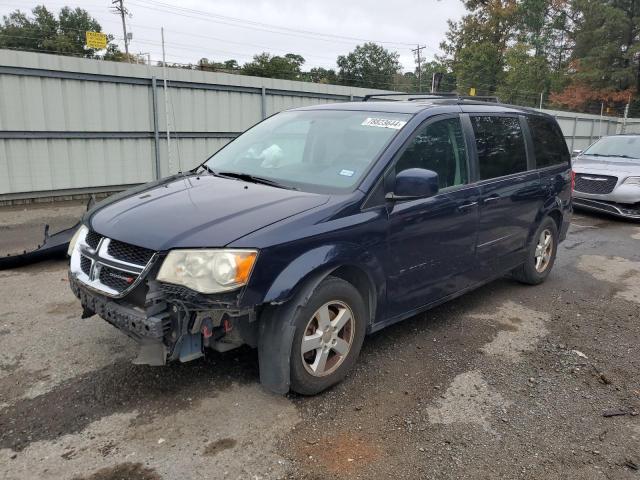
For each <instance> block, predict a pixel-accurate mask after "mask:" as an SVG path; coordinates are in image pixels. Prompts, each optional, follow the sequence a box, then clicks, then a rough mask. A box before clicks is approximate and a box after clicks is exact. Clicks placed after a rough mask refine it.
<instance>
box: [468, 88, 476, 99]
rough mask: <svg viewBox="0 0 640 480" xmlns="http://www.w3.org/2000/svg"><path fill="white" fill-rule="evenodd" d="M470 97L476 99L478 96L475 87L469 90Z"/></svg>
mask: <svg viewBox="0 0 640 480" xmlns="http://www.w3.org/2000/svg"><path fill="white" fill-rule="evenodd" d="M469 95H470V96H472V97H475V96H476V89H475V87H471V88H470V89H469Z"/></svg>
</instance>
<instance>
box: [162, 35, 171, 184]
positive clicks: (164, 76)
mask: <svg viewBox="0 0 640 480" xmlns="http://www.w3.org/2000/svg"><path fill="white" fill-rule="evenodd" d="M160 35H161V36H162V82H163V87H164V88H163V90H164V118H165V126H166V127H167V161H168V163H169V175H172V174H173V171H172V168H173V162H172V161H171V133H169V132H170V130H171V129H170V128H169V95H168V94H167V58H166V56H165V51H164V27H161V28H160Z"/></svg>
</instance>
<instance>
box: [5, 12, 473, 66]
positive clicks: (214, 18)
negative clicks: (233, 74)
mask: <svg viewBox="0 0 640 480" xmlns="http://www.w3.org/2000/svg"><path fill="white" fill-rule="evenodd" d="M124 2H125V6H126V7H127V8H128V9H129V12H130V14H131V16H130V17H129V18H128V19H127V26H128V28H129V29H130V31H131V32H132V34H133V40H132V42H131V46H130V51H131V52H132V53H139V52H149V53H150V54H151V58H152V60H153V61H157V60H160V59H161V57H162V50H161V43H160V27H161V26H164V27H165V42H166V51H167V61H168V62H178V63H190V62H191V63H195V62H197V61H198V60H199V59H200V58H202V57H206V58H209V59H210V60H216V61H222V60H226V59H229V58H234V59H236V60H237V61H238V62H239V63H240V64H242V63H244V62H246V61H249V60H250V59H251V57H252V56H253V55H254V54H256V53H259V52H263V51H267V52H269V53H272V54H279V55H283V54H285V53H289V52H291V53H297V54H300V55H302V56H303V57H304V58H305V59H306V63H305V66H304V68H305V69H309V68H311V67H315V66H323V67H326V68H335V67H336V65H335V59H336V57H337V56H338V55H342V54H346V53H348V52H349V51H350V50H352V49H353V48H354V47H355V46H356V45H357V44H358V43H363V41H365V40H372V41H376V42H385V43H383V45H384V46H385V47H386V48H388V49H390V50H395V51H397V52H398V53H399V54H400V61H401V63H402V65H403V67H404V68H405V70H412V69H413V67H414V65H415V64H414V61H415V60H414V54H413V53H412V52H411V49H412V48H415V45H416V44H418V43H420V44H421V45H426V47H427V48H426V49H424V50H423V53H422V54H423V55H425V56H426V58H427V59H428V60H429V59H432V58H433V56H434V54H435V53H437V52H438V45H439V44H440V42H441V41H442V39H443V36H444V33H445V32H446V30H447V20H448V19H454V20H457V19H459V18H460V17H461V16H462V14H463V12H464V8H463V6H462V3H461V2H460V1H459V0H441V1H438V0H421V1H416V0H395V1H391V2H373V1H371V0H368V1H367V0H321V1H313V2H312V1H308V0H199V1H196V0H185V1H181V2H176V1H171V0H124ZM38 3H39V4H44V5H46V6H47V7H48V8H49V9H51V10H55V11H56V12H57V11H58V10H59V9H60V8H61V7H62V6H64V5H69V6H74V7H75V6H79V7H82V8H84V9H86V10H88V11H89V12H90V13H91V15H93V16H94V17H95V18H96V19H97V20H98V21H99V22H100V24H101V25H102V28H103V31H105V32H107V33H112V34H113V35H115V36H116V37H117V38H118V39H119V40H120V41H119V43H120V44H121V45H122V41H121V39H122V25H121V23H120V18H119V17H118V16H116V15H115V14H114V13H112V12H111V11H110V9H109V6H110V5H111V0H76V1H75V2H74V1H73V0H69V1H63V0H51V1H49V0H43V1H40V2H38ZM35 4H36V2H35V1H25V0H0V12H1V13H2V14H7V13H8V12H10V11H12V10H15V9H16V8H19V9H22V10H31V8H33V6H34V5H35ZM225 17H226V18H225ZM234 19H237V20H234ZM277 27H284V28H285V29H287V30H281V29H279V28H277ZM294 30H295V31H294ZM317 33H321V34H326V35H327V36H320V35H317ZM337 37H340V38H337ZM345 37H349V38H345ZM122 48H123V50H124V47H122Z"/></svg>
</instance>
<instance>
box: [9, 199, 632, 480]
mask: <svg viewBox="0 0 640 480" xmlns="http://www.w3.org/2000/svg"><path fill="white" fill-rule="evenodd" d="M39 208H40V207H39ZM59 208H62V207H59ZM70 208H71V207H70ZM74 208H75V207H74ZM74 211H75V210H68V211H67V210H59V211H58V212H57V213H56V212H54V211H51V212H48V211H46V209H45V210H41V211H40V212H36V213H33V212H22V213H20V211H18V213H16V211H8V210H3V211H0V236H2V237H3V238H4V240H5V246H4V247H5V248H9V247H11V246H12V245H10V244H11V242H15V239H16V238H18V237H19V234H18V233H16V232H17V227H15V223H27V224H29V225H31V226H30V227H28V228H35V227H33V225H34V224H36V223H38V221H39V220H38V219H40V218H49V215H51V216H56V218H58V219H61V218H67V217H69V218H71V216H72V215H71V216H70V213H71V212H74ZM25 218H26V219H27V220H26V221H25V220H24V219H25ZM59 221H61V220H59ZM62 223H64V222H62ZM0 243H1V241H0ZM7 245H8V246H7ZM1 246H2V245H0V247H1ZM639 339H640V225H638V224H630V223H625V222H619V221H616V220H610V219H606V218H603V217H595V216H589V215H586V214H582V213H581V214H579V215H576V216H575V217H574V220H573V225H572V228H571V231H570V234H569V238H568V239H567V241H566V242H565V243H564V244H563V245H562V246H561V248H560V251H559V255H558V260H557V263H556V266H555V269H554V271H553V272H552V274H551V276H550V278H549V279H548V281H547V282H546V283H545V284H543V285H541V286H538V287H525V286H522V285H519V284H517V283H514V282H513V281H510V280H506V279H505V280H500V281H497V282H494V283H492V284H490V285H488V286H486V287H484V288H482V289H480V290H478V291H476V292H474V293H471V294H469V295H466V296H464V297H462V298H460V299H458V300H456V301H453V302H452V303H449V304H447V305H444V306H442V307H440V308H437V309H435V310H433V311H431V312H428V313H427V314H425V315H420V316H418V317H415V318H413V319H410V320H408V321H406V322H403V323H401V324H398V325H395V326H393V327H391V328H388V329H386V330H383V331H382V332H379V333H378V334H376V335H373V336H372V337H369V338H368V340H367V341H366V342H365V347H364V350H363V352H362V354H361V358H360V361H359V363H358V365H357V368H356V370H355V372H354V373H353V374H352V375H351V376H350V377H349V378H348V379H347V380H346V381H345V382H344V383H342V384H341V385H339V386H337V387H336V388H334V389H332V390H331V391H329V392H326V393H325V394H323V395H319V396H317V397H314V398H304V397H298V396H293V395H292V396H289V397H278V396H274V395H271V394H269V393H267V392H265V391H263V390H262V389H261V387H260V386H259V384H258V371H257V364H256V361H257V358H256V354H255V352H253V351H251V350H249V349H242V350H239V351H233V352H229V353H227V354H212V355H210V356H209V357H207V358H206V359H205V360H202V361H197V362H194V363H191V364H185V365H172V366H169V367H165V368H153V367H143V366H134V365H131V364H130V363H129V361H130V360H131V358H132V357H133V356H134V354H135V346H134V344H133V343H132V341H130V340H129V339H128V338H126V337H125V336H124V335H122V334H120V333H119V332H118V331H117V330H115V329H114V328H113V327H111V326H109V325H108V324H106V323H105V322H104V321H102V320H100V319H98V318H91V319H88V320H81V319H80V308H79V306H78V303H77V302H76V301H75V299H74V297H73V295H72V294H71V292H70V291H69V288H68V284H67V281H66V266H65V263H64V262H63V261H56V262H48V263H42V264H40V265H36V266H31V267H27V268H22V269H19V270H7V271H2V272H0V478H6V479H31V478H33V479H56V480H58V479H79V480H89V479H91V480H121V479H128V480H143V479H146V480H151V479H153V480H158V479H164V480H172V479H204V478H210V479H218V478H230V479H236V478H241V479H244V478H247V479H271V478H292V479H298V478H307V479H328V478H363V479H387V478H408V479H415V478H425V479H430V478H433V479H449V478H451V479H454V478H455V479H459V478H469V479H478V478H504V479H512V478H527V479H529V478H530V479H542V478H544V479H547V478H563V479H580V480H588V479H600V478H603V479H638V478H640V471H638V468H640V416H639V415H638V412H640V373H639V372H640V349H639V348H638V342H639Z"/></svg>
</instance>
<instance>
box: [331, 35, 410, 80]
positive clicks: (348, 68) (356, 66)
mask: <svg viewBox="0 0 640 480" xmlns="http://www.w3.org/2000/svg"><path fill="white" fill-rule="evenodd" d="M399 57H400V55H399V54H398V53H397V52H390V51H388V50H387V49H385V48H384V47H381V46H380V45H376V44H375V43H371V42H368V43H365V44H363V45H358V46H356V48H355V49H354V50H353V51H352V52H350V53H348V54H347V55H340V56H339V57H338V60H337V62H336V63H337V64H338V68H339V70H338V80H339V81H340V83H341V84H343V85H352V86H356V87H372V88H389V87H390V86H392V85H393V79H394V75H396V74H397V73H399V72H400V71H401V69H402V66H401V65H400V61H399V60H398V58H399Z"/></svg>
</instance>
